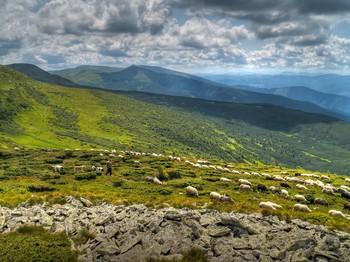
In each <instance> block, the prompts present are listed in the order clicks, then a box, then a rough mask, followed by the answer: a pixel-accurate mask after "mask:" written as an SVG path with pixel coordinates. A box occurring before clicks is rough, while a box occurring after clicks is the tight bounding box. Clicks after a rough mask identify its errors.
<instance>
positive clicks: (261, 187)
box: [258, 184, 267, 191]
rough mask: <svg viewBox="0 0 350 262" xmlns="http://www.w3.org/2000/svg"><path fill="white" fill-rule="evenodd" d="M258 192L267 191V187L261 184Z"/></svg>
mask: <svg viewBox="0 0 350 262" xmlns="http://www.w3.org/2000/svg"><path fill="white" fill-rule="evenodd" d="M258 191H267V187H266V186H265V185H264V184H259V185H258Z"/></svg>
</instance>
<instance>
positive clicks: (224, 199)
mask: <svg viewBox="0 0 350 262" xmlns="http://www.w3.org/2000/svg"><path fill="white" fill-rule="evenodd" d="M220 200H221V201H225V202H231V203H234V202H235V201H233V199H232V198H231V197H230V196H229V195H226V194H222V195H220Z"/></svg>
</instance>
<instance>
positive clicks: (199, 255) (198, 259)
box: [146, 248, 209, 262]
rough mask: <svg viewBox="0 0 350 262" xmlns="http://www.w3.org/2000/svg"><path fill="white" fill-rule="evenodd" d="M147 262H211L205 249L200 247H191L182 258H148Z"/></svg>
mask: <svg viewBox="0 0 350 262" xmlns="http://www.w3.org/2000/svg"><path fill="white" fill-rule="evenodd" d="M146 261H147V262H194V261H195V262H209V258H208V256H207V254H206V253H205V250H203V249H200V248H191V249H190V250H188V251H186V252H185V253H184V254H183V257H182V258H181V259H176V258H173V259H166V258H152V257H149V258H147V259H146Z"/></svg>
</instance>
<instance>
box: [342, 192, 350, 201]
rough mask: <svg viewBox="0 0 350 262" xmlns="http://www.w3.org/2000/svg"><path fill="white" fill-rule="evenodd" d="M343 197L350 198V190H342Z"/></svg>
mask: <svg viewBox="0 0 350 262" xmlns="http://www.w3.org/2000/svg"><path fill="white" fill-rule="evenodd" d="M341 197H342V198H345V199H350V192H347V191H345V192H342V193H341Z"/></svg>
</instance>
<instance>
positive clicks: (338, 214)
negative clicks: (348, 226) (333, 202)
mask: <svg viewBox="0 0 350 262" xmlns="http://www.w3.org/2000/svg"><path fill="white" fill-rule="evenodd" d="M328 214H329V215H330V216H333V217H342V218H346V216H345V215H344V214H343V212H341V211H339V210H333V209H331V210H329V211H328Z"/></svg>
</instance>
